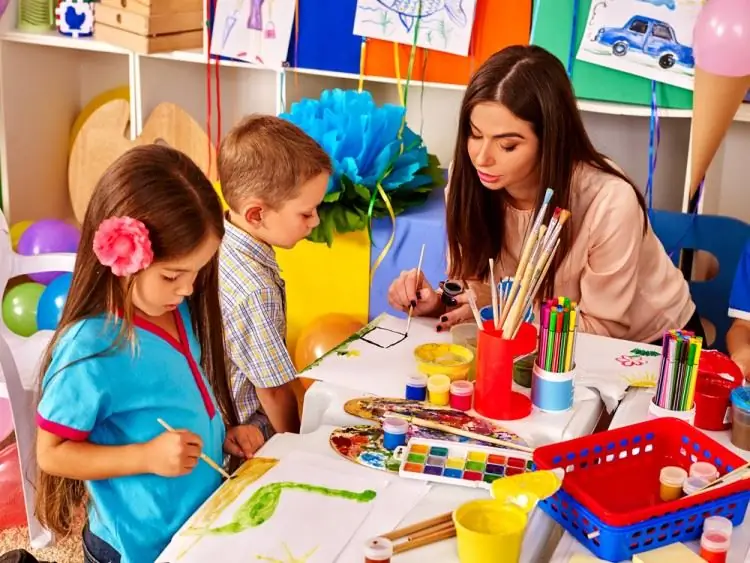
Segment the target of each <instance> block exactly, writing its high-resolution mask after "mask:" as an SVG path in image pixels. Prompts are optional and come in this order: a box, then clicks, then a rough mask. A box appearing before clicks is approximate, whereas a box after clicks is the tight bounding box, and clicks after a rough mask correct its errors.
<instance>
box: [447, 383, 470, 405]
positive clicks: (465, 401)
mask: <svg viewBox="0 0 750 563" xmlns="http://www.w3.org/2000/svg"><path fill="white" fill-rule="evenodd" d="M473 397H474V385H472V384H471V382H469V381H454V382H453V383H451V388H450V405H451V408H453V409H456V410H459V411H468V410H471V403H472V399H473Z"/></svg>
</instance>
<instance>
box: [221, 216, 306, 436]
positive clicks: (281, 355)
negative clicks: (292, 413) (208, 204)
mask: <svg viewBox="0 0 750 563" xmlns="http://www.w3.org/2000/svg"><path fill="white" fill-rule="evenodd" d="M225 226H226V233H225V235H224V240H223V241H222V244H221V253H220V261H219V281H220V287H221V306H222V312H223V316H224V330H225V334H226V341H227V353H228V355H229V375H230V378H231V384H232V394H233V395H234V401H235V404H236V405H237V414H238V415H239V419H240V424H250V423H252V424H256V425H257V426H259V427H260V428H261V430H263V433H264V434H265V435H266V437H267V438H268V437H270V435H271V434H272V433H273V429H272V428H271V425H270V424H269V421H268V418H267V417H266V415H265V414H264V413H263V411H262V410H261V404H260V400H259V399H258V394H257V392H256V391H255V388H256V387H262V388H269V387H280V386H281V385H283V384H284V383H287V382H289V381H292V380H293V379H294V378H295V377H296V376H297V370H296V369H295V368H294V364H293V363H292V359H291V358H290V357H289V351H288V350H287V348H286V343H285V338H286V293H285V291H284V280H282V279H281V275H280V273H279V265H278V263H277V262H276V255H275V254H274V251H273V248H271V247H270V246H268V245H267V244H265V243H263V242H260V241H259V240H257V239H254V238H253V237H251V236H250V235H249V234H247V233H246V232H245V231H243V230H241V229H239V228H238V227H236V226H234V225H232V224H231V223H230V222H229V221H226V223H225Z"/></svg>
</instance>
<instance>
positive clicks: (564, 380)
mask: <svg viewBox="0 0 750 563" xmlns="http://www.w3.org/2000/svg"><path fill="white" fill-rule="evenodd" d="M574 378H575V366H573V369H572V370H570V371H568V372H565V373H553V372H551V371H547V370H544V369H542V368H540V367H539V366H538V365H536V364H534V369H533V371H532V377H531V402H532V403H533V405H534V406H535V407H536V408H538V409H539V410H540V411H542V412H563V411H567V410H570V409H571V408H572V407H573V395H574V394H575V386H574V383H573V380H574Z"/></svg>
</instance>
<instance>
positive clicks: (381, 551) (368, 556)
mask: <svg viewBox="0 0 750 563" xmlns="http://www.w3.org/2000/svg"><path fill="white" fill-rule="evenodd" d="M391 557H393V542H392V541H391V540H389V539H388V538H372V539H370V540H367V541H366V542H365V563H389V562H390V560H391Z"/></svg>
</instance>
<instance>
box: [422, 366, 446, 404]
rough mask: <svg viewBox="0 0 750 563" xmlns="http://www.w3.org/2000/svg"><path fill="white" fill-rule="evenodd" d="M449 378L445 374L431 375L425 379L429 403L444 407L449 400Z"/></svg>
mask: <svg viewBox="0 0 750 563" xmlns="http://www.w3.org/2000/svg"><path fill="white" fill-rule="evenodd" d="M450 389H451V378H450V377H448V376H447V375H443V374H437V375H433V376H432V377H430V378H429V379H428V380H427V392H428V393H429V394H430V395H429V396H430V403H432V404H433V405H436V406H438V407H444V406H446V405H447V404H448V402H449V401H450Z"/></svg>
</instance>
